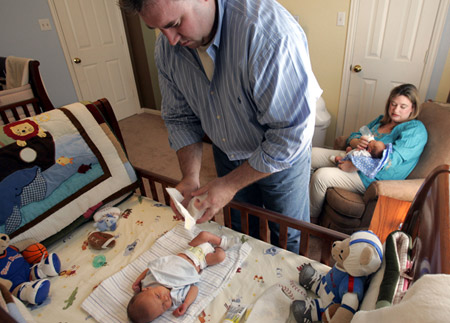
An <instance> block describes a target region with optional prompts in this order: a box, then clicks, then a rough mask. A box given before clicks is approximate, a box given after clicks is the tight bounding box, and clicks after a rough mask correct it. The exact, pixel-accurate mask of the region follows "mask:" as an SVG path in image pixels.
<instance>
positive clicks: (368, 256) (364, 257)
mask: <svg viewBox="0 0 450 323" xmlns="http://www.w3.org/2000/svg"><path fill="white" fill-rule="evenodd" d="M372 257H373V250H372V248H371V247H369V246H367V247H365V248H364V249H363V250H362V252H361V255H360V257H359V263H360V264H361V265H363V266H366V265H368V264H369V263H370V261H371V260H372Z"/></svg>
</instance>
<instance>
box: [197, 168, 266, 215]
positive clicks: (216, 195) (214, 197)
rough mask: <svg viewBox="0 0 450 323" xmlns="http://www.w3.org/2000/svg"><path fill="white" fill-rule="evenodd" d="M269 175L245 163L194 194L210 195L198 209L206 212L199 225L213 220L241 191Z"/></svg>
mask: <svg viewBox="0 0 450 323" xmlns="http://www.w3.org/2000/svg"><path fill="white" fill-rule="evenodd" d="M269 175H270V173H262V172H259V171H257V170H255V169H253V168H252V167H251V166H250V164H249V163H248V162H244V163H243V164H242V165H241V166H239V167H238V168H236V169H234V170H233V171H232V172H230V173H229V174H227V175H225V176H223V177H219V178H216V179H214V180H212V181H211V182H209V183H208V184H206V185H205V186H203V187H202V188H200V189H199V190H198V191H195V192H193V193H192V195H193V196H199V195H203V194H205V193H208V196H207V198H206V199H204V200H203V202H201V203H199V205H198V209H200V210H205V213H204V214H203V216H202V217H201V218H200V219H198V220H197V223H203V222H206V221H209V220H211V219H212V217H213V216H214V215H216V214H217V213H219V211H220V210H221V209H222V208H223V207H224V206H225V205H226V204H227V203H228V202H230V201H231V200H232V199H233V197H234V195H236V193H237V192H238V191H239V190H240V189H242V188H244V187H246V186H248V185H250V184H252V183H254V182H256V181H258V180H260V179H261V178H264V177H267V176H269Z"/></svg>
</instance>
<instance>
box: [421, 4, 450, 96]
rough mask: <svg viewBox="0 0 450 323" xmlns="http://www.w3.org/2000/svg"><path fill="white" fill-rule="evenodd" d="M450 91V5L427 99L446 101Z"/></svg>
mask: <svg viewBox="0 0 450 323" xmlns="http://www.w3.org/2000/svg"><path fill="white" fill-rule="evenodd" d="M449 91H450V6H449V8H448V12H447V21H446V22H445V25H444V30H443V32H442V38H441V42H440V46H439V50H438V53H437V56H436V62H435V64H434V69H433V73H432V75H431V81H430V85H429V88H428V92H427V96H426V98H425V99H426V100H428V99H431V100H436V101H441V102H446V101H447V97H448V95H449Z"/></svg>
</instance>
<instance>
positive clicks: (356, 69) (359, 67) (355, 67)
mask: <svg viewBox="0 0 450 323" xmlns="http://www.w3.org/2000/svg"><path fill="white" fill-rule="evenodd" d="M361 71H362V67H361V65H355V66H354V67H353V72H355V73H359V72H361Z"/></svg>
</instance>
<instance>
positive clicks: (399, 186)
mask: <svg viewBox="0 0 450 323" xmlns="http://www.w3.org/2000/svg"><path fill="white" fill-rule="evenodd" d="M423 181H424V179H423V178H418V179H406V180H386V181H375V182H372V183H371V184H370V185H369V187H368V188H367V190H366V192H365V193H364V197H363V199H364V202H365V203H368V202H369V201H371V200H376V199H378V196H380V195H384V196H387V197H391V198H395V199H397V200H402V201H409V202H411V201H412V200H413V199H414V197H415V195H416V193H417V191H418V190H419V188H420V186H421V185H422V183H423Z"/></svg>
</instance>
